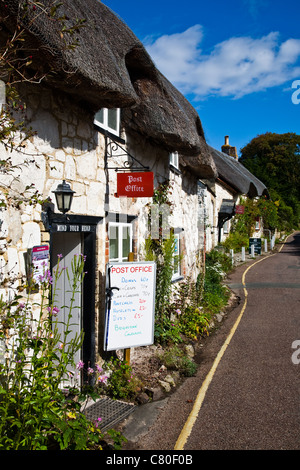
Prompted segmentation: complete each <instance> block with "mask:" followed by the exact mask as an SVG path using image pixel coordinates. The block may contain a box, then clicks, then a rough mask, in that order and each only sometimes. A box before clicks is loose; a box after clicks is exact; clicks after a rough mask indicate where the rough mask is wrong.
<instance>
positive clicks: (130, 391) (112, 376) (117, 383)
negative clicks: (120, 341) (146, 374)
mask: <svg viewBox="0 0 300 470" xmlns="http://www.w3.org/2000/svg"><path fill="white" fill-rule="evenodd" d="M103 372H104V375H105V377H106V380H103V381H101V382H99V389H100V391H101V392H103V393H104V394H106V395H109V396H110V397H112V398H115V399H118V398H121V399H128V400H133V399H135V398H136V396H137V394H138V393H139V392H140V390H141V388H142V382H141V380H140V379H139V378H137V377H136V376H135V375H134V373H133V371H132V367H131V366H130V365H129V364H127V363H126V362H124V361H121V360H120V359H119V358H111V359H110V360H109V361H108V362H106V363H105V364H104V365H103Z"/></svg>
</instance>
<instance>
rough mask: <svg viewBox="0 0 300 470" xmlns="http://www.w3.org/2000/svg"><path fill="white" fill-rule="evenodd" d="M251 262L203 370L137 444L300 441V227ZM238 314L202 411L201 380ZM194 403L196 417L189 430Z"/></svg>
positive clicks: (232, 445) (271, 445)
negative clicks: (235, 304) (295, 346)
mask: <svg viewBox="0 0 300 470" xmlns="http://www.w3.org/2000/svg"><path fill="white" fill-rule="evenodd" d="M250 265H251V268H250V269H248V268H249V264H248V265H247V266H245V265H243V266H240V267H239V268H237V269H236V270H235V272H234V273H233V274H232V275H231V276H230V277H229V279H228V282H229V283H230V285H231V288H232V289H233V290H234V291H235V292H236V293H237V294H238V295H239V296H240V298H241V302H240V304H239V306H238V307H237V308H235V309H234V310H233V312H231V313H230V315H229V316H228V318H227V319H226V321H225V322H224V324H223V326H222V327H221V328H220V329H219V330H218V331H217V333H216V334H214V335H213V337H212V338H211V339H210V340H209V342H208V343H207V345H206V346H205V348H204V349H203V351H204V352H203V353H202V357H201V363H200V367H199V370H198V373H197V375H196V377H192V378H190V379H188V380H187V381H186V382H185V383H184V385H183V386H182V387H180V388H179V390H178V391H177V392H176V393H174V395H172V396H171V397H170V399H169V400H168V402H167V404H166V405H165V406H164V408H163V410H161V413H160V415H159V417H158V419H157V420H156V421H155V424H154V425H153V426H152V427H151V429H150V431H149V432H148V434H147V435H145V436H143V437H142V438H141V439H140V441H139V443H138V444H137V447H136V448H141V449H149V450H153V449H160V450H172V449H174V447H175V446H176V442H177V446H178V438H180V439H181V441H180V442H181V444H180V445H179V447H177V448H181V449H182V450H196V449H197V450H201V449H210V450H248V449H251V450H259V449H261V450H263V449H268V450H271V449H274V450H280V449H285V450H290V449H294V450H299V449H300V364H297V363H293V361H292V354H293V353H294V357H296V358H297V357H298V359H299V358H300V353H299V354H298V356H297V351H296V350H295V349H293V348H292V344H293V342H294V341H295V340H300V233H297V234H294V235H292V236H290V237H289V238H288V239H287V241H286V243H285V244H284V246H283V247H282V250H281V251H280V252H278V253H276V254H275V255H271V256H269V255H268V256H265V257H263V258H260V261H259V262H257V260H255V261H254V262H252V263H251V264H250ZM246 269H247V272H246V274H245V277H244V279H245V284H246V290H247V292H245V291H244V289H243V285H242V276H243V274H244V273H245V270H246ZM245 294H246V295H245ZM245 300H246V303H245ZM237 319H240V321H239V323H238V326H237V328H236V330H235V332H234V334H233V336H232V338H231V340H230V342H229V344H228V345H227V348H226V349H225V352H224V354H223V356H222V358H221V360H220V362H219V363H218V365H217V367H216V370H215V372H214V373H213V374H212V378H211V381H210V383H209V386H208V389H207V391H206V393H204V397H202V402H201V406H200V407H198V408H200V409H199V410H196V411H195V406H196V404H197V402H198V403H199V389H200V388H201V384H203V382H204V379H205V378H206V377H207V374H208V373H210V371H211V367H212V365H213V364H214V361H215V359H216V357H217V354H218V352H219V351H220V349H222V346H223V345H224V341H225V340H226V339H227V338H228V335H229V334H230V332H232V327H233V326H234V325H236V320H237ZM298 350H299V351H300V346H298ZM294 362H297V361H294ZM193 409H194V415H195V422H193V424H192V425H191V426H190V429H189V431H188V432H185V431H182V430H183V429H184V426H185V425H186V424H187V420H188V423H190V424H191V420H190V419H188V416H189V415H190V413H191V411H192V410H193ZM180 446H181V447H180Z"/></svg>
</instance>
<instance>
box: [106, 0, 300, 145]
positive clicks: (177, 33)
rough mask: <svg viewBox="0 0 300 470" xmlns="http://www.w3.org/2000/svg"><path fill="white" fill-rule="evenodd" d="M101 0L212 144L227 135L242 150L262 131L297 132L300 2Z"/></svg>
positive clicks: (299, 121)
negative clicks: (173, 88) (194, 114)
mask: <svg viewBox="0 0 300 470" xmlns="http://www.w3.org/2000/svg"><path fill="white" fill-rule="evenodd" d="M103 3H104V4H105V5H107V6H108V7H110V8H111V9H112V10H113V11H114V12H115V13H116V14H118V15H119V16H120V17H121V18H122V19H123V20H124V21H125V23H126V24H127V25H128V26H129V27H130V29H131V30H132V31H133V32H134V33H135V35H136V36H137V37H138V38H139V39H140V40H141V41H142V42H143V44H144V45H145V47H146V48H147V50H148V52H149V53H150V55H151V57H152V59H153V60H154V62H155V64H156V66H157V67H158V69H159V70H160V71H161V72H162V73H163V74H164V75H165V76H166V77H167V78H168V79H169V80H170V81H171V82H172V83H173V84H174V85H175V86H176V88H178V89H179V90H180V91H181V92H182V94H184V96H185V97H186V98H187V99H188V100H189V101H190V102H191V103H192V105H193V106H194V107H195V108H196V109H197V111H198V113H199V116H200V119H201V122H202V125H203V128H204V132H205V136H206V140H207V142H208V143H209V145H212V146H213V147H215V148H216V149H220V148H221V146H222V144H223V143H224V136H225V135H229V141H230V144H231V145H234V146H236V147H237V150H238V153H240V149H241V148H242V147H244V146H245V145H247V143H248V142H250V140H251V139H252V138H253V137H256V136H257V135H259V134H264V133H265V132H275V133H280V134H281V133H285V132H295V133H297V134H300V104H295V103H298V102H299V101H300V26H299V25H300V2H298V1H296V0H210V1H209V2H207V1H205V2H204V1H202V0H184V1H179V0H152V1H145V0H139V1H138V0H127V1H124V0H104V1H103ZM297 80H298V81H299V82H297ZM293 84H294V88H293V87H292V85H293ZM298 89H299V93H298V92H297V90H298ZM293 94H294V95H293ZM293 96H294V98H295V99H294V100H293V101H294V102H293V101H292V97H293Z"/></svg>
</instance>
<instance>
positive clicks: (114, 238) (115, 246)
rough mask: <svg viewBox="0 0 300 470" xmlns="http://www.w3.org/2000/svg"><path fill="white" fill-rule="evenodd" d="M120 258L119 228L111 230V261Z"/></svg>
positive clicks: (112, 227) (111, 228)
mask: <svg viewBox="0 0 300 470" xmlns="http://www.w3.org/2000/svg"><path fill="white" fill-rule="evenodd" d="M118 258H119V227H115V226H111V227H110V228H109V259H111V260H112V259H118Z"/></svg>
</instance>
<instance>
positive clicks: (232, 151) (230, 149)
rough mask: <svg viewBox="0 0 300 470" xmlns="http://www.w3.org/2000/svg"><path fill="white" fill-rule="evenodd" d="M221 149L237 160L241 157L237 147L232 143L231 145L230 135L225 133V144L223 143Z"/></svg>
mask: <svg viewBox="0 0 300 470" xmlns="http://www.w3.org/2000/svg"><path fill="white" fill-rule="evenodd" d="M221 150H222V152H223V153H226V154H227V155H229V156H230V157H233V158H234V159H235V160H238V158H239V157H238V154H237V151H236V147H231V145H229V135H225V144H224V145H222V147H221Z"/></svg>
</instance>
